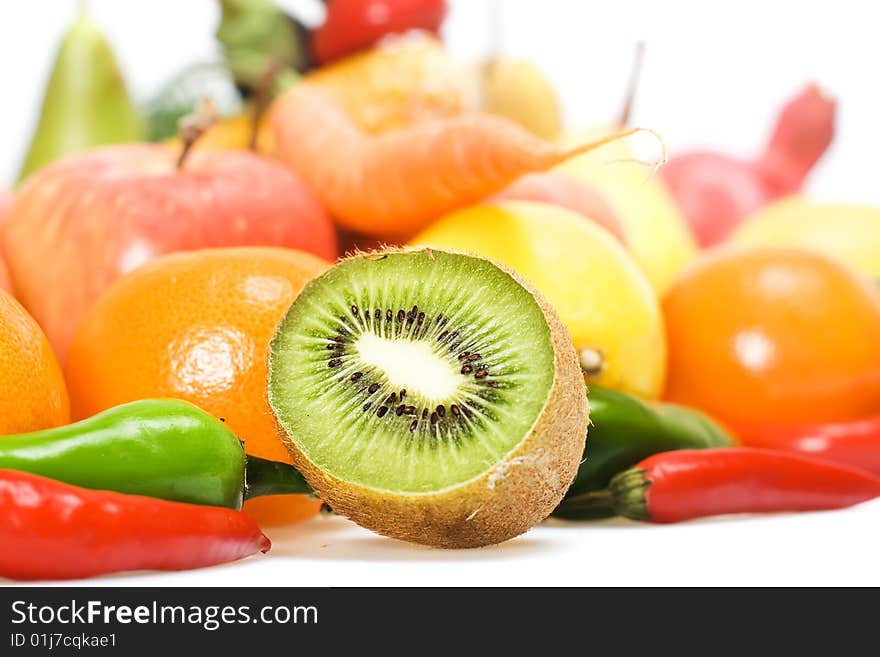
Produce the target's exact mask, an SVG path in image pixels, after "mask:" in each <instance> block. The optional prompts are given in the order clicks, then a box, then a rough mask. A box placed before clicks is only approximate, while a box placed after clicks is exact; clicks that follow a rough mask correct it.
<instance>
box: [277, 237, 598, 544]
mask: <svg viewBox="0 0 880 657" xmlns="http://www.w3.org/2000/svg"><path fill="white" fill-rule="evenodd" d="M382 255H383V256H384V257H382V258H377V257H374V256H373V255H369V254H362V255H355V256H352V257H351V258H348V259H346V260H343V261H342V262H340V263H339V264H338V265H336V266H335V267H333V268H332V269H330V270H328V271H327V272H325V273H324V274H323V275H321V276H319V277H318V278H316V279H315V280H314V281H312V282H311V283H309V284H308V285H307V286H306V287H305V289H304V290H303V291H302V293H301V294H300V296H299V297H298V298H297V300H296V301H295V302H294V304H293V305H292V306H291V308H290V310H289V311H288V313H287V315H286V316H285V318H284V319H283V321H282V322H281V324H280V325H279V327H278V330H277V332H276V334H275V337H274V338H273V340H272V344H271V348H270V356H269V401H270V404H271V406H272V409H273V411H274V413H275V416H276V419H277V421H278V426H279V430H280V434H281V437H282V439H283V440H284V442H285V444H286V445H287V447H288V449H289V450H290V453H291V455H292V457H293V460H294V463H295V464H296V466H297V467H298V468H299V469H300V470H301V471H302V473H303V475H304V476H305V477H306V479H307V480H308V482H309V483H310V484H311V485H312V487H313V488H314V489H315V490H316V491H317V492H318V494H319V495H320V496H321V498H322V499H324V500H325V501H326V502H327V503H328V504H329V505H330V506H331V507H332V508H333V509H334V511H335V512H336V513H339V514H342V515H346V516H348V517H350V518H351V519H352V520H354V521H355V522H358V523H360V524H361V525H363V526H365V527H367V528H369V529H372V530H374V531H377V532H379V533H382V534H386V535H388V536H393V537H395V538H400V539H404V540H409V541H414V542H418V543H425V544H428V545H434V546H439V547H449V548H458V547H477V546H482V545H489V544H492V543H498V542H501V541H504V540H507V539H509V538H513V537H514V536H517V535H519V534H521V533H523V532H525V531H526V530H528V529H529V528H530V527H532V526H533V525H535V524H536V523H538V522H540V521H541V520H543V519H544V518H546V517H547V516H548V515H549V514H550V512H551V511H552V510H553V509H554V508H555V506H556V505H557V504H558V503H559V501H560V500H561V499H562V497H563V495H564V494H565V491H566V489H567V488H568V486H569V484H570V483H571V481H572V479H573V478H574V475H575V473H576V471H577V467H578V463H579V461H580V458H581V455H582V453H583V448H584V437H585V436H586V430H587V423H588V408H587V399H586V393H585V390H584V385H583V376H582V374H581V372H580V367H579V365H578V360H577V355H576V353H575V350H574V347H573V346H572V343H571V339H570V338H569V336H568V334H567V332H566V330H565V328H564V326H563V325H562V324H561V322H560V321H559V319H558V317H557V316H556V313H555V312H554V311H553V309H552V308H551V307H550V305H549V304H548V303H547V302H546V301H545V300H544V299H543V298H542V297H541V296H540V295H539V294H537V293H536V292H535V291H534V290H532V289H531V288H530V287H529V286H528V285H527V284H526V283H525V282H523V281H522V280H521V279H520V278H519V277H518V276H517V275H516V274H514V273H513V272H511V271H509V270H507V269H505V268H504V267H502V266H500V265H497V264H495V263H492V262H489V261H487V260H483V259H480V258H476V257H473V256H468V255H463V254H458V253H448V252H444V251H435V250H431V251H428V250H426V249H421V250H388V251H385V252H383V254H382ZM333 345H336V346H333Z"/></svg>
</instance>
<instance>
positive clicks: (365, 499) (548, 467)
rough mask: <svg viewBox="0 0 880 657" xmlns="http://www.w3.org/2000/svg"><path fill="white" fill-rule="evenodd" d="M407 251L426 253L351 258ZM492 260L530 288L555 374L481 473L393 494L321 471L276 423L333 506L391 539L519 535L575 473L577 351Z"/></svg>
mask: <svg viewBox="0 0 880 657" xmlns="http://www.w3.org/2000/svg"><path fill="white" fill-rule="evenodd" d="M414 251H427V252H428V254H429V255H430V249H424V248H388V249H385V250H384V251H376V252H368V253H363V252H359V253H356V254H354V255H352V256H350V257H364V256H366V257H372V258H378V257H381V255H382V254H384V253H404V252H414ZM465 255H467V254H465ZM473 257H477V256H473ZM493 264H494V265H496V266H497V267H498V268H500V269H501V270H502V271H504V272H506V273H507V274H508V275H510V276H511V277H512V278H513V279H514V280H515V281H516V282H517V283H519V284H520V285H522V286H523V287H524V288H525V289H526V290H527V291H528V292H530V293H531V294H532V296H533V297H534V298H535V300H536V302H537V303H538V305H539V307H540V308H541V311H542V312H543V314H544V318H545V320H546V321H547V324H548V326H549V327H550V334H551V340H552V342H553V349H554V365H555V370H556V371H555V377H554V379H553V385H552V387H551V390H550V393H549V395H548V397H547V401H546V403H545V405H544V408H543V410H542V412H541V415H540V416H539V417H538V420H537V421H536V422H535V425H534V426H533V427H532V429H531V431H530V433H529V435H528V436H527V437H526V438H525V439H524V440H522V441H521V442H520V443H519V444H518V445H517V446H516V448H515V449H513V450H512V451H511V452H509V453H508V454H507V455H505V457H504V458H503V459H502V460H501V461H499V462H498V463H496V464H495V465H494V466H493V467H492V468H490V469H489V470H488V471H487V472H485V473H483V474H482V475H480V476H478V477H476V478H474V479H472V480H470V481H467V482H464V483H461V484H457V485H455V486H452V487H449V488H446V489H443V490H440V491H435V492H432V493H397V492H394V491H383V490H375V489H372V488H367V487H364V486H361V485H358V484H355V483H352V482H348V481H344V480H342V479H339V478H337V477H334V476H332V475H330V474H328V473H327V472H325V471H323V470H322V469H321V468H319V467H317V466H315V465H314V464H313V463H312V462H311V461H310V460H309V459H308V458H307V457H306V456H305V454H303V452H302V451H300V450H299V449H298V448H297V446H296V444H295V443H294V442H293V441H292V440H291V439H290V437H289V436H288V435H287V433H286V431H285V430H284V429H283V428H282V427H281V426H280V424H278V425H277V427H278V434H279V436H280V437H281V440H282V441H283V442H284V444H285V445H286V447H287V449H288V451H289V452H290V454H291V457H292V459H293V463H294V465H295V466H296V467H297V469H298V470H299V471H300V472H301V473H302V474H303V476H304V477H305V479H306V481H308V483H309V485H310V486H312V488H314V489H315V491H316V492H317V494H318V496H319V497H320V498H321V499H322V500H324V501H325V502H326V503H327V504H328V505H329V506H330V507H331V508H332V509H333V511H334V512H335V513H337V514H340V515H343V516H346V517H348V518H350V519H351V520H353V521H354V522H356V523H357V524H359V525H361V526H363V527H366V528H367V529H370V530H372V531H375V532H377V533H379V534H383V535H385V536H389V537H391V538H396V539H400V540H404V541H410V542H412V543H420V544H423V545H429V546H433V547H441V548H472V547H483V546H487V545H493V544H496V543H501V542H503V541H506V540H509V539H511V538H514V537H516V536H519V535H520V534H523V533H524V532H526V531H528V530H529V529H530V528H532V527H533V526H534V525H536V524H538V523H539V522H541V521H542V520H544V519H545V518H547V517H548V516H549V515H550V513H551V512H552V511H553V509H555V508H556V506H557V505H558V504H559V502H561V501H562V498H563V497H564V496H565V493H566V491H567V490H568V487H569V485H570V484H571V482H572V481H573V480H574V477H575V474H576V473H577V469H578V465H579V464H580V461H581V458H582V455H583V453H584V443H585V440H586V436H587V426H588V424H589V406H588V402H587V395H586V387H585V386H584V384H583V381H584V380H583V374H582V373H581V369H580V365H579V363H578V358H577V353H576V352H575V349H574V345H573V344H572V340H571V337H570V336H569V334H568V331H567V329H566V328H565V326H564V325H563V323H562V322H561V321H560V320H559V317H558V316H557V314H556V311H555V310H554V309H553V307H552V306H551V305H550V304H549V303H548V302H547V300H546V299H544V297H543V296H542V295H541V294H540V293H539V292H537V290H535V289H534V288H533V287H532V286H531V285H530V284H529V283H528V282H527V281H525V280H523V278H522V277H521V276H519V274H517V273H516V272H514V271H512V270H510V269H509V268H507V267H505V266H504V265H501V264H499V263H496V262H493Z"/></svg>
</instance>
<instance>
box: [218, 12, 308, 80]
mask: <svg viewBox="0 0 880 657" xmlns="http://www.w3.org/2000/svg"><path fill="white" fill-rule="evenodd" d="M220 6H221V10H222V16H221V19H220V26H219V27H218V28H217V39H218V40H219V41H220V44H221V45H222V46H223V51H224V54H225V57H226V64H227V66H228V67H229V70H230V71H231V73H232V76H233V78H234V79H235V82H236V84H238V85H239V87H240V88H242V89H243V90H244V91H245V93H246V94H250V93H251V92H253V91H255V89H256V87H257V86H258V85H259V84H260V83H261V81H262V80H263V79H264V77H265V75H266V73H267V71H270V70H272V69H274V70H275V71H276V73H277V75H276V80H278V79H281V80H287V84H289V83H290V81H291V80H295V79H296V78H295V77H292V75H291V74H294V73H298V72H300V73H301V72H305V71H306V70H308V68H309V66H310V61H309V52H308V47H307V35H308V31H307V30H306V28H305V27H304V26H303V25H302V24H301V23H299V22H298V21H297V20H296V19H295V18H292V17H291V16H288V15H287V14H285V13H284V12H283V11H282V10H281V9H279V8H278V6H277V5H276V4H275V3H274V2H273V1H272V0H220ZM272 91H274V92H277V91H279V89H278V87H277V85H276V87H275V89H273V90H272Z"/></svg>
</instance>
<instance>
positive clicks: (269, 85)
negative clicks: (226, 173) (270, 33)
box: [248, 57, 283, 151]
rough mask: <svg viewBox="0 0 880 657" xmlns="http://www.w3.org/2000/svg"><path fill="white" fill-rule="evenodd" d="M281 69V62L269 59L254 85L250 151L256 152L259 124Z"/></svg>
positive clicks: (270, 99)
mask: <svg viewBox="0 0 880 657" xmlns="http://www.w3.org/2000/svg"><path fill="white" fill-rule="evenodd" d="M282 68H283V62H282V61H281V60H280V59H278V58H277V57H271V58H270V59H269V62H268V63H267V64H266V68H265V69H264V70H263V72H262V73H261V74H260V77H259V79H258V80H257V82H256V84H255V85H254V105H253V110H252V111H251V134H250V138H249V139H248V148H249V149H250V150H252V151H255V150H257V140H258V138H259V136H260V123H261V122H262V120H263V116H265V114H266V110H267V109H268V108H269V104H270V102H271V101H272V89H273V88H274V87H275V81H276V79H277V78H278V74H279V73H280V72H281V69H282Z"/></svg>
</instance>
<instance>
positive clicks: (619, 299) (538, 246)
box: [411, 201, 666, 398]
mask: <svg viewBox="0 0 880 657" xmlns="http://www.w3.org/2000/svg"><path fill="white" fill-rule="evenodd" d="M411 243H412V244H415V245H420V246H433V247H436V248H444V249H454V250H458V251H463V252H467V253H476V254H478V255H481V256H484V257H487V258H490V259H492V260H496V261H498V262H500V263H503V264H505V265H507V266H508V267H511V268H513V269H514V270H516V271H517V272H519V273H520V274H521V275H522V276H523V277H525V278H526V279H527V280H529V281H531V283H532V284H533V285H534V286H535V287H537V288H538V290H540V291H541V292H542V293H543V294H544V295H545V296H546V297H547V299H548V300H549V301H550V303H551V304H552V305H553V306H554V307H555V308H556V311H557V312H558V313H559V316H560V317H561V319H562V321H563V322H564V323H565V325H566V326H567V327H568V330H569V333H570V334H571V337H572V340H573V341H574V345H575V347H576V348H577V350H578V353H579V354H580V355H581V364H582V366H583V367H584V369H585V376H586V378H587V382H588V383H590V382H594V383H597V384H600V385H604V386H608V387H611V388H617V389H620V390H625V391H628V392H632V393H634V394H637V395H640V396H642V397H647V398H654V397H657V396H658V395H659V394H660V391H661V390H662V388H663V384H664V380H665V376H666V339H665V335H664V328H663V320H662V315H661V312H660V307H659V303H658V300H657V296H656V294H655V293H654V290H653V289H652V288H651V285H650V284H649V283H648V281H647V279H646V278H645V276H644V274H643V273H642V272H641V270H640V269H639V267H638V266H637V265H636V264H635V262H634V261H633V260H632V259H631V258H630V256H629V255H628V254H627V253H626V251H625V250H624V249H623V247H622V246H621V245H620V242H619V241H618V240H617V239H615V238H614V237H613V236H612V235H611V233H609V232H608V231H607V230H605V229H604V228H602V227H601V226H599V225H597V224H596V223H594V222H592V221H588V220H586V219H584V218H583V217H582V216H580V215H579V214H577V213H575V212H572V211H570V210H565V209H563V208H560V207H557V206H554V205H549V204H545V203H534V202H526V201H508V202H501V203H493V204H486V205H478V206H472V207H470V208H466V209H464V210H460V211H458V212H455V213H453V214H450V215H448V216H446V217H444V218H442V219H440V220H439V221H437V222H436V223H434V224H433V225H432V226H430V227H429V228H427V229H426V230H424V231H423V232H422V233H420V234H419V235H417V236H416V237H415V238H414V239H413V240H412V242H411Z"/></svg>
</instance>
